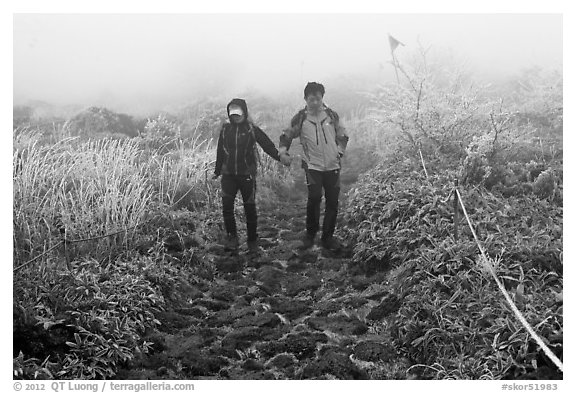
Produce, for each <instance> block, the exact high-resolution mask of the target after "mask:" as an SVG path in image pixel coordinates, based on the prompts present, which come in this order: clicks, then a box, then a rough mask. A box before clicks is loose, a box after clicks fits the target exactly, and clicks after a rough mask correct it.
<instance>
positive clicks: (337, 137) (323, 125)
mask: <svg viewBox="0 0 576 393" xmlns="http://www.w3.org/2000/svg"><path fill="white" fill-rule="evenodd" d="M324 92H325V91H324V86H323V85H322V84H320V83H316V82H309V83H308V84H307V85H306V87H305V88H304V100H305V101H306V107H305V108H304V109H302V110H301V111H299V112H298V113H297V114H296V115H295V116H294V117H293V118H292V121H291V122H290V128H288V129H286V130H284V132H283V134H282V135H281V136H280V160H281V161H282V163H283V164H284V165H290V162H291V160H292V159H291V157H290V156H289V154H288V149H290V145H291V143H292V140H293V139H294V138H300V143H301V144H302V150H303V151H304V156H303V157H302V167H303V168H304V171H305V172H306V183H307V185H308V203H307V207H306V234H305V236H304V239H303V243H302V248H309V247H312V246H313V245H314V238H315V237H316V233H317V232H318V230H319V228H320V203H321V201H322V189H324V196H325V198H326V210H325V212H324V222H323V224H322V237H321V245H322V246H323V247H324V248H327V249H329V250H336V249H338V248H340V243H339V242H338V240H336V238H335V237H334V230H335V228H336V217H337V215H338V196H339V194H340V169H341V167H342V165H341V162H340V161H341V158H342V157H343V156H344V152H345V151H346V145H347V144H348V135H347V134H346V129H345V128H344V127H343V126H342V123H341V122H340V119H339V117H338V114H337V113H336V112H335V111H333V110H332V109H330V108H328V107H327V106H326V105H325V104H324V102H323V97H324Z"/></svg>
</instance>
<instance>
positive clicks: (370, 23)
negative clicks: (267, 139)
mask: <svg viewBox="0 0 576 393" xmlns="http://www.w3.org/2000/svg"><path fill="white" fill-rule="evenodd" d="M388 33H389V34H391V35H392V36H394V37H395V38H396V39H398V40H399V41H401V42H402V43H404V44H405V46H400V47H398V49H396V52H395V53H396V55H397V56H399V57H400V56H402V53H404V52H407V51H415V50H417V48H418V46H419V45H422V47H425V48H429V47H430V48H433V49H435V50H441V51H444V52H445V53H446V54H448V55H451V56H454V59H455V60H454V61H459V62H462V63H463V64H464V65H465V66H466V67H467V68H468V69H469V70H470V71H471V72H473V73H474V75H476V76H477V77H478V78H481V79H483V80H486V81H491V80H499V79H502V78H506V77H508V76H510V75H514V74H516V73H519V72H522V70H526V69H530V68H533V67H539V68H545V69H554V70H560V72H562V15H560V14H15V15H14V96H13V98H14V105H26V104H29V103H31V102H38V101H41V102H46V103H50V104H53V105H80V106H88V105H103V106H106V107H109V108H113V109H116V110H122V111H124V112H127V113H131V114H142V113H146V112H147V111H153V110H160V109H163V108H165V107H167V106H170V105H175V104H178V103H183V102H189V101H196V100H201V99H205V98H208V97H214V96H219V97H222V96H228V97H233V96H242V95H243V94H245V93H246V92H247V91H257V92H262V93H263V94H265V95H269V96H274V97H285V98H286V99H289V100H300V101H301V99H302V90H303V87H304V84H305V83H306V82H307V81H319V82H323V83H325V85H326V88H327V99H328V101H329V97H330V87H331V85H334V84H337V83H339V82H338V81H342V80H348V81H353V82H354V83H350V86H352V87H354V86H358V88H360V89H370V86H373V85H375V84H378V83H386V82H393V81H394V80H395V76H394V68H393V67H392V65H391V64H390V63H389V62H390V60H391V54H390V46H389V43H388Z"/></svg>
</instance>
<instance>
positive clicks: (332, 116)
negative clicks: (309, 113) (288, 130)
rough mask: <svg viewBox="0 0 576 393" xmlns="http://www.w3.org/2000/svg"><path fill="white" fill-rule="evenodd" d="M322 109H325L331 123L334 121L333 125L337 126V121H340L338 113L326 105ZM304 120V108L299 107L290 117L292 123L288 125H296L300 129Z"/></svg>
mask: <svg viewBox="0 0 576 393" xmlns="http://www.w3.org/2000/svg"><path fill="white" fill-rule="evenodd" d="M324 110H325V111H326V114H327V115H328V117H329V118H330V120H332V123H334V127H338V123H339V121H340V117H339V116H338V114H337V113H336V112H334V111H333V110H332V109H330V108H328V107H327V106H324ZM304 120H306V108H303V109H300V110H299V111H298V113H297V114H296V116H294V118H292V124H290V125H291V126H292V127H294V126H295V125H298V128H299V129H302V124H304Z"/></svg>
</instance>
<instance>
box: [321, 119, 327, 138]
mask: <svg viewBox="0 0 576 393" xmlns="http://www.w3.org/2000/svg"><path fill="white" fill-rule="evenodd" d="M326 120H328V117H326V118H325V119H324V120H322V121H321V122H320V127H321V128H322V133H323V134H324V142H326V144H328V139H327V138H326V131H324V122H325V121H326Z"/></svg>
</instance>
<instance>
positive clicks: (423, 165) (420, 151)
mask: <svg viewBox="0 0 576 393" xmlns="http://www.w3.org/2000/svg"><path fill="white" fill-rule="evenodd" d="M418 152H419V153H420V160H421V161H422V168H424V174H425V175H426V179H428V171H427V170H426V164H424V157H422V150H420V149H418Z"/></svg>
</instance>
